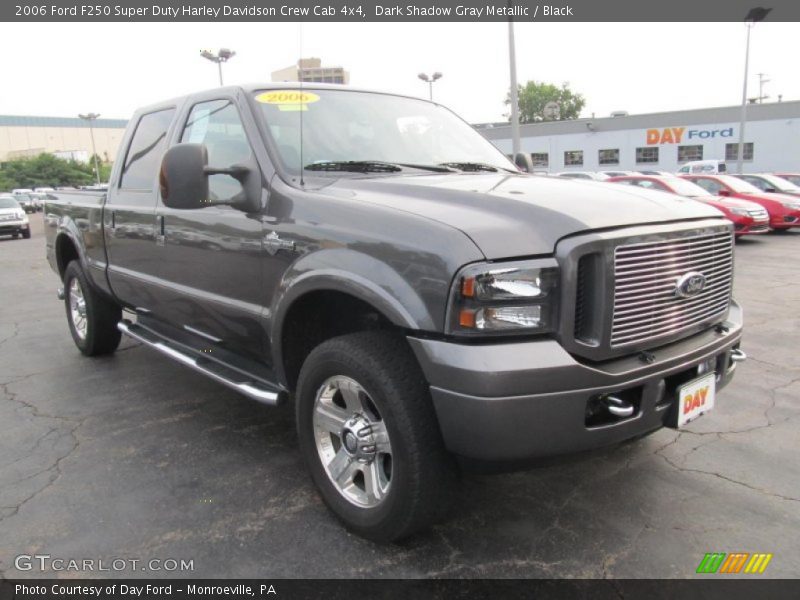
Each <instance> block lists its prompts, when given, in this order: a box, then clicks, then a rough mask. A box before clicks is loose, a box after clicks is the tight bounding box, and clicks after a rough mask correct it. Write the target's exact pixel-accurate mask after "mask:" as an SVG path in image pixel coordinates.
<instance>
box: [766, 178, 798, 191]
mask: <svg viewBox="0 0 800 600" xmlns="http://www.w3.org/2000/svg"><path fill="white" fill-rule="evenodd" d="M761 177H762V178H763V179H766V180H767V181H769V182H770V183H771V184H772V187H774V188H775V189H776V190H784V191H789V190H791V191H792V192H800V188H798V187H797V186H796V185H794V184H793V183H792V182H791V181H789V180H788V179H784V178H783V177H778V176H777V175H761Z"/></svg>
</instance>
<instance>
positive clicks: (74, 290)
mask: <svg viewBox="0 0 800 600" xmlns="http://www.w3.org/2000/svg"><path fill="white" fill-rule="evenodd" d="M69 318H70V320H71V321H72V328H73V329H74V330H75V333H76V335H77V336H78V337H79V338H80V339H81V340H85V339H86V330H87V326H88V322H87V320H86V298H84V296H83V288H82V287H81V283H80V281H78V278H77V277H75V278H73V279H72V281H71V282H70V284H69Z"/></svg>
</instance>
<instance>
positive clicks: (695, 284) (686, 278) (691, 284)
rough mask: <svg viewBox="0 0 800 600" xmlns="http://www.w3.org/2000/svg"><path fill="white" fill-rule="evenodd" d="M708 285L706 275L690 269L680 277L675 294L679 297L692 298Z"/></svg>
mask: <svg viewBox="0 0 800 600" xmlns="http://www.w3.org/2000/svg"><path fill="white" fill-rule="evenodd" d="M705 287H706V276H705V275H703V274H702V273H698V272H697V271H689V272H688V273H686V274H685V275H682V276H681V277H679V278H678V282H677V283H676V284H675V296H677V297H678V298H691V297H692V296H697V294H699V293H700V292H702V291H703V290H704V289H705Z"/></svg>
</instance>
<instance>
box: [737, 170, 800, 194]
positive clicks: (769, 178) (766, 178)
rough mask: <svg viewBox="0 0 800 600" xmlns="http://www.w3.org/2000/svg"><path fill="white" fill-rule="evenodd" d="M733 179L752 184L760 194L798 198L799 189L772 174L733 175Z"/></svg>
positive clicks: (786, 180)
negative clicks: (776, 194) (785, 195)
mask: <svg viewBox="0 0 800 600" xmlns="http://www.w3.org/2000/svg"><path fill="white" fill-rule="evenodd" d="M734 177H738V178H739V179H741V180H742V181H746V182H747V183H752V184H753V185H754V186H756V187H757V188H758V189H760V190H761V191H762V192H769V193H771V194H773V193H775V192H777V193H779V194H789V195H791V196H800V187H797V186H796V185H795V184H793V183H792V182H791V181H789V180H788V179H784V178H783V177H778V176H777V175H773V174H772V173H743V174H741V175H734Z"/></svg>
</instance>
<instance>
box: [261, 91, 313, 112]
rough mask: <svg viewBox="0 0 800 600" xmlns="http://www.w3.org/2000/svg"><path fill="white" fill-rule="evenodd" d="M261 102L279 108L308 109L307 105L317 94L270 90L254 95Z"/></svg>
mask: <svg viewBox="0 0 800 600" xmlns="http://www.w3.org/2000/svg"><path fill="white" fill-rule="evenodd" d="M256 100H257V101H258V102H261V103H263V104H272V105H274V106H277V107H278V109H279V110H308V105H309V104H311V103H313V102H317V101H318V100H319V96H317V95H316V94H312V93H311V92H301V91H300V90H270V91H269V92H263V93H261V94H259V95H258V96H256Z"/></svg>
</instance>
